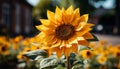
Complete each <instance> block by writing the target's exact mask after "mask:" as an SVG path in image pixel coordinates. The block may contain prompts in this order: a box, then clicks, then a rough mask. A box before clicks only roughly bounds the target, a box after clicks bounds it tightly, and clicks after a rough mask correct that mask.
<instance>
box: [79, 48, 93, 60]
mask: <svg viewBox="0 0 120 69" xmlns="http://www.w3.org/2000/svg"><path fill="white" fill-rule="evenodd" d="M79 54H80V55H81V56H82V57H83V58H85V59H89V58H92V57H93V56H94V52H93V51H91V50H82V51H80V53H79Z"/></svg>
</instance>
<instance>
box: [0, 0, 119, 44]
mask: <svg viewBox="0 0 120 69" xmlns="http://www.w3.org/2000/svg"><path fill="white" fill-rule="evenodd" d="M70 5H72V6H73V7H74V8H80V13H81V15H83V14H86V13H88V14H89V23H94V24H95V27H94V28H93V31H92V32H93V33H95V34H96V35H97V36H98V38H99V39H103V38H107V39H108V40H110V41H112V42H113V43H115V44H116V43H120V42H119V40H120V37H119V35H120V0H0V35H6V36H10V37H15V36H17V35H22V36H24V37H32V36H34V35H36V34H38V33H39V31H38V30H37V29H36V28H35V26H36V25H39V24H41V23H40V22H39V19H40V18H44V19H46V18H47V16H46V10H47V9H48V10H50V11H53V12H54V9H55V7H56V6H59V7H60V8H61V7H65V8H67V7H68V6H70Z"/></svg>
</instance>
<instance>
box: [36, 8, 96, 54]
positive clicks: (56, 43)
mask: <svg viewBox="0 0 120 69" xmlns="http://www.w3.org/2000/svg"><path fill="white" fill-rule="evenodd" d="M47 17H48V19H40V21H41V23H42V25H39V26H36V28H37V29H38V30H40V31H41V32H40V34H39V35H38V36H39V38H40V39H41V41H42V42H43V43H44V44H45V45H47V46H49V47H50V48H52V49H54V48H55V49H56V48H57V51H56V52H57V55H59V56H61V55H62V53H64V54H65V53H66V54H65V55H66V56H68V55H69V54H70V52H76V53H77V51H74V49H71V48H75V49H77V46H76V45H78V44H81V45H88V42H87V40H86V39H93V38H94V37H93V36H92V34H91V33H90V31H91V30H92V28H91V26H93V24H89V23H87V21H88V14H85V15H82V16H80V12H79V8H77V9H75V10H74V9H73V7H72V6H70V7H69V8H68V9H66V10H65V9H64V8H62V9H60V8H58V7H56V10H55V13H54V12H51V11H49V10H48V11H47ZM74 45H75V47H73V46H74ZM66 50H67V52H65V51H66ZM60 53H61V54H60Z"/></svg>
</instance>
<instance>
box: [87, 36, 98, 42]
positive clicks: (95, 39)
mask: <svg viewBox="0 0 120 69" xmlns="http://www.w3.org/2000/svg"><path fill="white" fill-rule="evenodd" d="M92 35H93V37H94V39H87V41H89V42H91V41H99V40H98V38H97V37H96V36H95V35H94V34H92Z"/></svg>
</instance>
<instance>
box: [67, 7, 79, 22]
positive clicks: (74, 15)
mask: <svg viewBox="0 0 120 69" xmlns="http://www.w3.org/2000/svg"><path fill="white" fill-rule="evenodd" d="M76 18H80V12H79V8H77V9H76V10H75V11H74V13H73V14H71V16H70V18H69V23H74V22H73V21H74V20H75V19H76Z"/></svg>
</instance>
